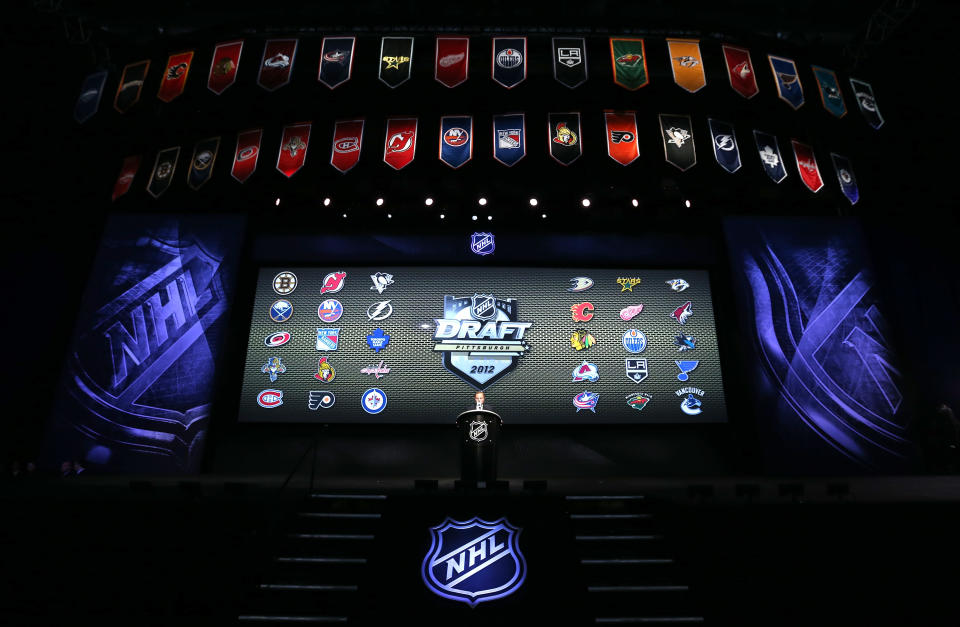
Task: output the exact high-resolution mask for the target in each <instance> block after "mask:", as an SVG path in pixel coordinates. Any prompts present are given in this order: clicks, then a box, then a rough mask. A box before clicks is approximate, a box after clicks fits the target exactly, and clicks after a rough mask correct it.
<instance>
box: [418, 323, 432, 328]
mask: <svg viewBox="0 0 960 627" xmlns="http://www.w3.org/2000/svg"><path fill="white" fill-rule="evenodd" d="M420 328H421V329H429V328H430V325H429V324H427V323H426V322H421V323H420Z"/></svg>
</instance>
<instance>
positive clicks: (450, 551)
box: [421, 425, 527, 607]
mask: <svg viewBox="0 0 960 627" xmlns="http://www.w3.org/2000/svg"><path fill="white" fill-rule="evenodd" d="M471 426H472V425H471ZM521 531H522V530H521V529H519V528H518V527H514V526H513V525H511V524H510V523H509V522H507V520H506V519H505V518H501V519H499V520H496V521H493V522H487V521H485V520H480V519H479V518H472V519H470V520H468V521H466V522H460V521H457V520H451V519H449V518H447V519H446V520H445V521H444V522H443V524H442V525H439V526H437V527H431V528H430V533H431V536H432V540H433V544H432V545H431V547H430V550H429V551H427V556H426V557H425V558H424V560H423V566H422V569H421V575H422V577H423V582H424V583H425V584H426V586H427V588H429V589H430V590H431V591H432V592H434V593H435V594H438V595H439V596H442V597H444V598H446V599H450V600H452V601H463V602H464V603H468V604H469V605H470V606H471V607H476V605H477V604H478V603H481V602H483V601H493V600H495V599H501V598H503V597H505V596H508V595H510V594H512V593H514V592H516V591H517V589H518V588H519V587H520V586H521V585H523V582H524V579H526V576H527V564H526V560H525V559H524V557H523V555H522V554H521V553H520V548H519V544H518V540H519V538H520V532H521Z"/></svg>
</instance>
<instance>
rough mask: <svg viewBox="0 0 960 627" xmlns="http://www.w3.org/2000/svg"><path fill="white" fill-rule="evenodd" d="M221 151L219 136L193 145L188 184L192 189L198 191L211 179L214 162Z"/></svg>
mask: <svg viewBox="0 0 960 627" xmlns="http://www.w3.org/2000/svg"><path fill="white" fill-rule="evenodd" d="M219 151H220V138H219V137H210V138H207V139H202V140H200V141H198V142H197V145H196V146H194V147H193V157H192V158H191V159H190V170H189V171H188V172H187V185H189V186H190V189H192V190H194V191H196V190H198V189H200V188H201V187H203V184H204V183H206V182H207V181H209V180H210V177H211V176H212V175H213V164H214V163H216V161H217V153H218V152H219Z"/></svg>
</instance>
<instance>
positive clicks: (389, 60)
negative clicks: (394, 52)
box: [383, 57, 410, 70]
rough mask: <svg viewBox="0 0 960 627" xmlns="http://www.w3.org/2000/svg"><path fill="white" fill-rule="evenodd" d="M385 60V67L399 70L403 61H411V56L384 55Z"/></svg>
mask: <svg viewBox="0 0 960 627" xmlns="http://www.w3.org/2000/svg"><path fill="white" fill-rule="evenodd" d="M383 62H384V63H386V64H387V67H386V68H384V69H387V70H399V69H400V64H401V63H409V62H410V57H383Z"/></svg>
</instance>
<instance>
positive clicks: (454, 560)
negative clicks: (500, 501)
mask: <svg viewBox="0 0 960 627" xmlns="http://www.w3.org/2000/svg"><path fill="white" fill-rule="evenodd" d="M521 531H522V530H521V529H519V528H518V527H514V526H513V525H511V524H510V523H509V522H507V520H506V519H505V518H501V519H499V520H495V521H493V522H487V521H485V520H480V519H479V518H472V519H470V520H467V521H464V522H461V521H458V520H451V519H449V518H448V519H446V520H445V521H444V522H443V524H442V525H438V526H436V527H431V528H430V535H431V538H432V544H431V546H430V550H429V551H427V555H426V557H425V558H424V560H423V566H422V568H421V576H422V577H423V583H424V584H426V586H427V588H429V589H430V591H431V592H433V593H435V594H437V595H439V596H441V597H444V598H446V599H450V600H452V601H463V602H464V603H468V604H469V605H470V606H471V607H475V606H476V605H477V604H478V603H480V602H482V601H493V600H494V599H500V598H503V597H505V596H507V595H509V594H512V593H513V592H515V591H516V590H517V589H518V588H519V587H520V586H521V585H523V582H524V579H525V578H526V574H527V564H526V560H525V559H524V557H523V554H521V553H520V546H519V539H520V532H521Z"/></svg>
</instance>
